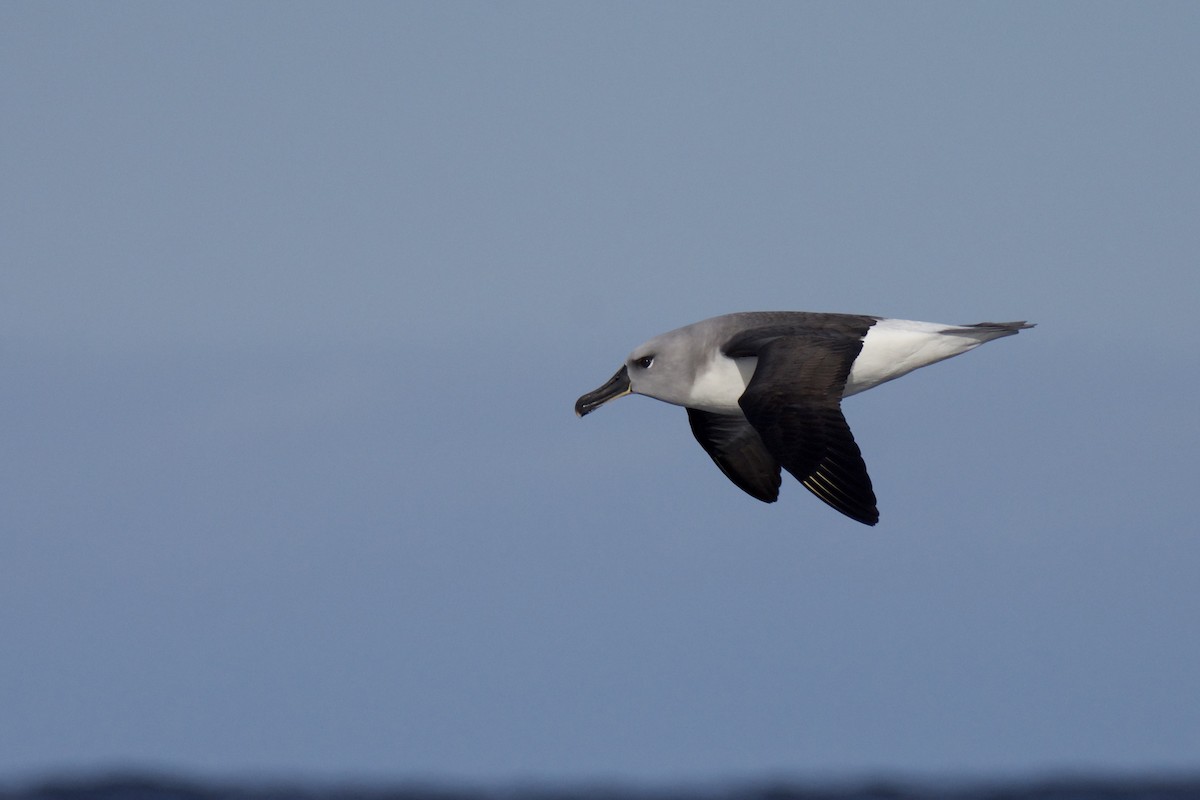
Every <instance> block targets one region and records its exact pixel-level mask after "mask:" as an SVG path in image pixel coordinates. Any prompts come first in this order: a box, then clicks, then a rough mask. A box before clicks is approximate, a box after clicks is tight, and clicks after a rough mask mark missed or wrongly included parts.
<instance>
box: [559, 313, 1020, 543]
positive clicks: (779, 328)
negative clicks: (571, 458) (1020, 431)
mask: <svg viewBox="0 0 1200 800" xmlns="http://www.w3.org/2000/svg"><path fill="white" fill-rule="evenodd" d="M1032 327H1033V326H1032V325H1030V324H1029V323H1026V322H1023V321H1022V322H980V323H977V324H975V325H944V324H941V323H937V322H915V321H912V320H902V319H885V318H882V317H871V316H862V315H857V314H818V313H811V312H807V311H752V312H744V313H739V314H726V315H724V316H720V317H713V318H712V319H706V320H703V321H701V322H697V323H694V324H692V325H688V326H686V327H683V328H679V329H677V330H673V331H670V332H669V333H664V334H662V335H661V336H656V337H655V338H653V339H651V340H650V341H648V342H646V343H645V344H643V345H640V346H639V347H637V348H635V349H634V351H633V352H632V353H631V354H630V355H629V358H627V359H626V360H625V364H624V366H622V367H621V368H620V369H619V370H617V374H615V375H613V376H612V378H610V379H609V380H608V382H607V383H605V384H604V385H603V386H601V387H600V388H599V389H596V390H595V391H592V392H588V393H587V394H585V395H583V396H582V397H580V398H579V400H578V401H577V402H576V403H575V413H576V414H578V415H579V416H581V417H582V416H584V415H585V414H590V413H591V412H593V411H595V410H596V409H597V408H599V407H600V406H602V405H603V404H605V403H607V402H608V401H609V400H615V399H616V398H618V397H622V396H624V395H627V394H644V395H646V396H647V397H653V398H655V399H657V400H662V401H664V402H667V403H672V404H674V405H678V406H683V407H684V408H686V409H687V413H688V421H689V422H690V423H691V425H692V434H693V435H695V437H696V441H698V442H700V446H701V447H703V448H704V450H705V452H707V453H708V454H709V456H711V457H712V460H713V461H714V462H716V464H717V466H718V467H720V468H721V472H723V473H725V476H726V477H727V478H729V480H731V481H733V483H734V484H735V485H736V486H737V487H738V488H739V489H741V490H742V491H744V492H746V493H747V494H749V495H750V496H751V497H754V498H757V499H759V500H762V501H763V502H764V503H773V502H775V500H777V499H778V498H779V484H780V468H781V467H782V468H783V469H786V470H787V471H788V472H790V473H791V474H792V475H794V476H795V477H796V479H797V480H798V481H800V483H802V484H803V485H804V488H806V489H808V490H809V491H810V492H812V493H813V494H815V495H816V496H817V497H819V498H820V499H821V500H823V501H824V502H825V503H827V504H829V505H830V506H832V507H833V508H835V509H837V510H838V511H840V512H841V513H843V514H845V515H846V516H848V517H850V518H851V519H854V520H858V521H859V522H862V523H864V524H866V525H874V524H875V523H876V522H878V521H879V509H878V508H877V507H876V501H875V492H874V490H873V489H872V488H871V478H870V476H869V475H868V474H867V465H866V464H865V463H863V458H862V453H861V452H859V449H858V445H857V444H855V443H854V436H853V434H851V433H850V426H849V425H847V424H846V418H845V417H843V416H842V408H841V405H842V398H843V397H849V396H850V395H852V394H858V393H859V392H865V391H866V390H867V389H872V388H874V387H876V386H878V385H879V384H881V383H884V382H886V381H890V380H892V379H894V378H899V377H900V376H901V375H906V374H908V373H909V372H912V371H913V370H914V369H917V368H919V367H924V366H926V365H928V364H933V363H935V362H938V361H942V360H943V359H947V358H950V357H952V356H956V355H959V354H960V353H965V352H967V351H968V350H972V349H974V348H976V347H978V346H979V345H981V344H983V343H984V342H990V341H991V340H992V339H999V338H1001V337H1003V336H1011V335H1013V334H1015V333H1017V332H1018V331H1020V330H1023V329H1025V328H1032Z"/></svg>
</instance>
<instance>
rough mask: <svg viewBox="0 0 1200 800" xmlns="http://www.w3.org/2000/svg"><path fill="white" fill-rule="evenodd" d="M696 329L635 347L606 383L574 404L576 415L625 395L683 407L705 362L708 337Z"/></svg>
mask: <svg viewBox="0 0 1200 800" xmlns="http://www.w3.org/2000/svg"><path fill="white" fill-rule="evenodd" d="M695 328H696V325H689V326H687V327H686V328H679V329H678V330H674V331H670V332H669V333H664V334H662V335H661V336H656V337H654V338H653V339H651V340H650V341H648V342H646V343H644V344H640V345H638V346H637V347H636V348H634V350H633V352H632V353H630V354H629V357H628V358H627V359H625V364H624V366H622V367H621V368H620V369H619V370H617V373H616V374H615V375H613V376H612V377H611V378H609V379H608V382H607V383H605V384H604V385H603V386H601V387H600V388H599V389H596V390H595V391H591V392H588V393H587V394H585V395H584V396H583V397H580V398H579V400H578V401H576V403H575V413H576V414H578V415H579V416H581V417H582V416H583V415H585V414H589V413H591V412H592V411H595V410H596V409H597V408H599V407H600V406H602V405H604V404H605V403H607V402H608V401H609V400H616V399H617V398H618V397H624V396H625V395H627V394H644V395H646V396H647V397H653V398H656V399H658V400H663V401H665V402H667V403H674V404H675V405H680V406H682V405H686V404H687V402H688V399H689V397H690V395H691V390H692V384H693V382H694V381H695V378H696V373H697V371H698V370H699V369H700V368H701V367H702V366H703V364H704V363H705V362H706V361H707V359H708V352H707V344H708V341H707V340H708V337H706V336H702V335H698V334H699V332H698V331H696V330H694V329H695Z"/></svg>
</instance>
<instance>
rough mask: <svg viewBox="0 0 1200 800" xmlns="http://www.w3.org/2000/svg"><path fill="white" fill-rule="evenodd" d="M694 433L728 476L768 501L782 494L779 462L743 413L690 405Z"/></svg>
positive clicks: (739, 486)
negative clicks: (713, 411)
mask: <svg viewBox="0 0 1200 800" xmlns="http://www.w3.org/2000/svg"><path fill="white" fill-rule="evenodd" d="M687 412H688V422H690V423H691V424H692V435H694V436H695V437H696V441H698V442H699V443H700V446H701V447H703V448H704V451H705V452H706V453H708V454H709V455H710V456H712V460H713V461H715V462H716V464H717V466H718V467H720V468H721V472H723V473H725V477H727V478H729V480H731V481H733V482H734V484H735V485H736V486H737V487H738V488H739V489H741V490H742V491H743V492H745V493H746V494H748V495H750V496H751V497H754V498H756V499H758V500H762V501H763V502H764V503H774V502H775V501H776V500H777V499H778V498H779V482H780V481H779V462H778V461H776V460H775V457H774V456H772V455H771V453H770V452H768V450H767V448H766V445H764V444H763V441H762V438H761V437H760V436H759V435H758V432H757V431H755V430H754V428H753V427H752V426H751V425H750V423H749V422H747V421H746V418H745V417H743V416H742V415H741V414H713V413H711V412H709V411H701V410H700V409H697V408H689V409H688V410H687Z"/></svg>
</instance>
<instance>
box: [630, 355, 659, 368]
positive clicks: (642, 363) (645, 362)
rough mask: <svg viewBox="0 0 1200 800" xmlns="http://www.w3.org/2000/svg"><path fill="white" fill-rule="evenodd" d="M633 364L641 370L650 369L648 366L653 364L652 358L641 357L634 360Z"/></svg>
mask: <svg viewBox="0 0 1200 800" xmlns="http://www.w3.org/2000/svg"><path fill="white" fill-rule="evenodd" d="M633 363H634V364H636V365H638V366H639V367H641V368H642V369H650V365H651V364H653V363H654V356H642V357H641V358H637V359H634V361H633Z"/></svg>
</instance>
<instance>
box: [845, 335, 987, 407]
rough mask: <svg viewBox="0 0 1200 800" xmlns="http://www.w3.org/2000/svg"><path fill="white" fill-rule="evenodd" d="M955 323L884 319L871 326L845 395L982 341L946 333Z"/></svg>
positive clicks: (956, 352)
mask: <svg viewBox="0 0 1200 800" xmlns="http://www.w3.org/2000/svg"><path fill="white" fill-rule="evenodd" d="M957 328H958V326H956V325H945V324H942V323H940V322H915V321H912V320H906V319H883V320H880V321H879V322H877V323H875V324H874V325H873V326H871V329H870V330H868V331H867V335H866V337H865V338H864V339H863V346H862V352H860V353H859V354H858V358H857V359H855V361H854V366H853V367H852V368H851V370H850V377H849V379H848V380H847V381H846V391H845V393H844V394H843V396H844V397H849V396H850V395H852V394H857V393H859V392H865V391H866V390H867V389H872V388H874V387H876V386H878V385H879V384H881V383H884V382H885V381H890V380H892V379H894V378H899V377H900V376H901V375H907V374H908V373H910V372H912V371H913V370H914V369H919V368H920V367H924V366H927V365H929V364H933V363H936V362H938V361H941V360H943V359H946V358H950V357H952V356H956V355H959V354H960V353H965V352H967V351H968V350H971V349H973V348H976V347H978V346H979V345H981V344H983V342H982V341H981V340H980V339H976V338H972V337H971V336H964V335H955V334H948V333H945V331H947V330H955V329H957Z"/></svg>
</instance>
